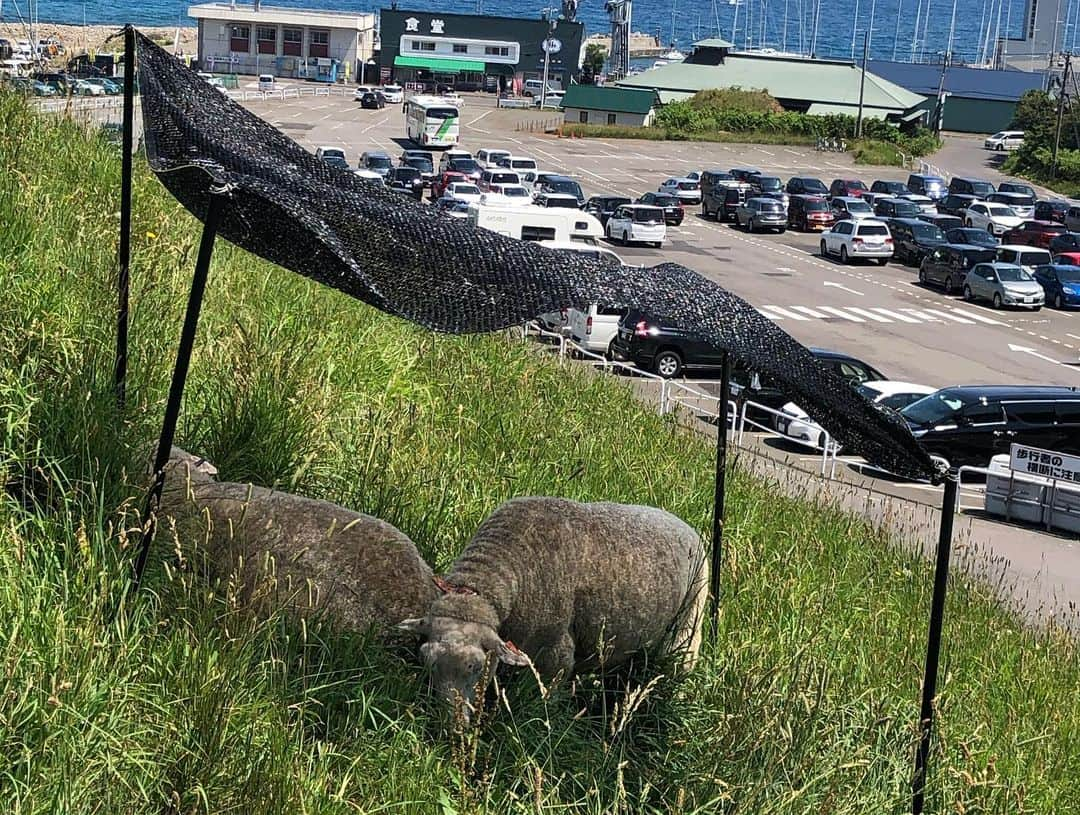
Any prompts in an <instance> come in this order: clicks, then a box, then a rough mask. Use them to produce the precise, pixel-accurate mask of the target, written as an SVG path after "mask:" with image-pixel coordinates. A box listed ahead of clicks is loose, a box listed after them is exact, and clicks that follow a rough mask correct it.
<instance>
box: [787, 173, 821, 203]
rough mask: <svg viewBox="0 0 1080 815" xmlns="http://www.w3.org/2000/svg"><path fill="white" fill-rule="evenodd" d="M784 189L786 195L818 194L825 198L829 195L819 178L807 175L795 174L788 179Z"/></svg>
mask: <svg viewBox="0 0 1080 815" xmlns="http://www.w3.org/2000/svg"><path fill="white" fill-rule="evenodd" d="M786 191H787V193H788V195H820V196H822V197H825V198H827V197H828V196H829V188H828V187H826V186H825V183H824V182H823V181H822V180H821V179H820V178H810V177H808V176H795V177H794V178H791V179H788V183H787V187H786Z"/></svg>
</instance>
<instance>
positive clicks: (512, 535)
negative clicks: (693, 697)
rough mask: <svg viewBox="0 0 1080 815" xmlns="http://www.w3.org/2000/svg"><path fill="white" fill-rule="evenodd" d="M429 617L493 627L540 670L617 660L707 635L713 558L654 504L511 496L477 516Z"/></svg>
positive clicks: (694, 644) (684, 648) (680, 646)
mask: <svg viewBox="0 0 1080 815" xmlns="http://www.w3.org/2000/svg"><path fill="white" fill-rule="evenodd" d="M447 581H448V582H449V583H450V584H451V585H453V586H458V587H462V588H464V589H466V590H471V591H472V592H475V595H473V594H469V593H458V592H454V593H449V594H444V595H442V596H440V597H439V598H438V599H436V600H435V602H434V603H433V604H432V607H431V609H430V611H429V616H432V617H436V616H439V617H449V618H456V619H460V620H463V621H464V622H475V623H484V624H487V625H490V626H491V627H492V628H494V629H495V630H496V631H498V633H499V635H500V636H501V637H502V638H503V639H507V640H511V641H512V642H513V643H514V644H515V645H517V646H518V648H520V649H521V650H522V651H524V652H525V653H526V654H528V655H529V656H530V657H531V658H532V660H533V663H534V665H535V666H536V668H537V670H538V671H539V672H540V673H541V674H542V675H544V676H547V677H555V676H557V675H559V674H560V673H561V674H562V675H563V676H566V675H569V674H572V673H575V672H578V671H589V670H595V669H597V668H599V667H604V668H605V669H606V668H617V667H619V666H620V665H624V664H625V663H626V662H627V661H628V660H629V659H630V658H631V657H632V656H634V655H635V654H639V653H642V652H646V653H651V654H653V655H658V654H660V653H677V652H683V653H684V654H685V658H684V663H685V664H687V665H690V664H692V662H693V660H694V659H695V658H696V656H697V652H698V648H699V647H700V643H701V639H700V632H701V619H702V617H703V614H704V607H705V601H706V597H707V594H708V584H709V580H708V565H707V560H706V556H705V549H704V547H703V545H702V541H701V537H700V536H699V535H698V533H697V532H696V531H695V530H694V529H692V528H691V527H690V526H689V525H688V524H686V523H685V522H683V521H682V520H680V519H679V518H677V517H675V516H674V515H672V514H670V513H668V512H665V511H663V510H660V509H656V508H655V507H647V506H635V505H629V504H613V503H593V504H583V503H579V502H576V501H570V500H566V499H562V498H546V497H530V498H515V499H512V500H510V501H507V502H505V503H503V504H502V505H500V506H499V507H498V508H496V510H495V511H494V512H493V513H492V514H491V516H490V517H489V518H488V519H487V520H485V521H484V523H483V524H481V526H480V528H479V529H478V530H477V531H476V534H475V535H474V536H473V538H472V540H471V541H470V542H469V544H468V546H467V547H466V548H465V551H464V552H462V554H461V556H460V557H459V558H458V559H457V561H456V562H455V563H454V566H453V568H452V570H451V572H450V574H449V575H448V576H447Z"/></svg>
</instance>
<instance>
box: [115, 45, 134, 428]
mask: <svg viewBox="0 0 1080 815" xmlns="http://www.w3.org/2000/svg"><path fill="white" fill-rule="evenodd" d="M134 122H135V29H134V28H133V27H132V26H130V25H127V26H124V131H123V142H122V150H123V154H122V155H121V157H120V248H119V252H118V258H117V265H118V266H119V275H118V279H117V294H118V298H119V303H118V307H117V311H116V366H115V368H114V370H113V385H114V388H115V390H116V403H117V405H119V407H120V408H121V409H123V407H124V403H125V401H126V399H127V356H128V290H129V289H130V286H131V275H130V272H131V269H130V266H131V159H132V156H131V150H132V143H133V142H134V138H133V136H134V134H133V130H134Z"/></svg>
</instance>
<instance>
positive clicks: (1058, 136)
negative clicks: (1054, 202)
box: [1050, 54, 1072, 181]
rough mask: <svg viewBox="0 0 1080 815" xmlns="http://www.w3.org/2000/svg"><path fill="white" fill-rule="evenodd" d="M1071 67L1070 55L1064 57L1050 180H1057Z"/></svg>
mask: <svg viewBox="0 0 1080 815" xmlns="http://www.w3.org/2000/svg"><path fill="white" fill-rule="evenodd" d="M1070 67H1072V54H1066V55H1065V71H1064V72H1063V73H1062V74H1061V89H1060V90H1059V91H1058V109H1057V126H1056V127H1055V128H1054V157H1053V159H1052V160H1051V161H1050V180H1051V181H1053V180H1054V179H1055V178H1057V162H1058V149H1059V148H1060V147H1061V120H1062V117H1064V115H1065V83H1066V82H1068V80H1069V68H1070Z"/></svg>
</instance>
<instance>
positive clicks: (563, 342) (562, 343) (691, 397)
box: [521, 322, 839, 478]
mask: <svg viewBox="0 0 1080 815" xmlns="http://www.w3.org/2000/svg"><path fill="white" fill-rule="evenodd" d="M530 335H535V336H539V337H545V338H547V339H550V340H553V341H554V344H556V345H557V346H558V354H559V358H560V359H566V358H568V352H573V353H574V354H577V355H578V356H580V357H584V358H585V359H588V360H591V362H592V365H593V366H594V367H598V368H602V369H603V370H605V371H612V370H619V371H621V372H623V373H625V374H627V375H629V376H636V377H640V378H642V379H651V380H653V381H655V382H657V383H658V384H659V386H660V415H661V416H663V415H666V414H668V413H671V412H673V411H674V410H675V409H676V407H677V406H679V405H682V406H683V407H684V408H686V409H688V410H692V411H694V412H699V413H708V415H709V416H715V415H716V413H717V411H719V409H720V397H719V396H713V395H712V394H709V393H705V392H704V391H702V390H699V389H697V388H695V387H692V386H691V385H687V384H686V383H684V382H676V381H674V380H672V379H665V378H664V377H662V376H657V375H656V374H653V373H649V372H648V371H643V370H641V369H640V368H638V367H637V366H635V365H629V364H627V363H625V362H620V361H618V360H614V359H609V358H608V357H606V356H604V355H602V354H597V353H595V352H593V351H589V350H588V349H586V348H583V347H582V346H581V345H579V344H578V343H576V342H574V341H573V340H572V339H571V338H570V337H567V336H566V335H565V334H562V333H560V332H557V331H548V330H547V329H545V328H542V327H541V326H540V325H539V324H537V323H535V322H532V323H526V324H525V325H523V326H522V329H521V338H522V341H524V340H526V339H527V338H528V337H529V336H530ZM698 384H701V385H706V384H714V385H719V384H720V383H718V382H707V381H703V382H699V383H698ZM695 400H696V401H697V403H698V404H694V402H695ZM701 402H705V403H710V404H711V403H715V408H714V409H713V410H712V411H711V412H706V411H703V410H701V405H700V403H701ZM748 409H749V410H759V411H762V412H764V413H769V414H772V415H774V416H782V417H784V418H788V419H790V418H791V417H790V416H787V414H784V413H781V412H780V411H778V410H773V409H772V408H770V407H766V406H765V405H760V404H758V403H757V402H753V401H750V400H743V401H737V400H735V399H730V400H729V401H728V411H727V412H728V416H727V419H728V421H727V426H728V429H729V432H730V433H732V435H733V436H734V441H735V443H736V444H738V445H739V446H740V447H741V446H742V443H743V435H744V434H745V432H746V429H747V427H748V426H749V427H751V428H752V429H755V430H760V431H763V432H764V433H765V434H766V435H769V436H775V437H777V438H780V439H784V440H786V441H792V439H791V438H790V437H789V436H786V435H784V434H783V433H779V432H778V431H777V430H776V429H775V428H772V427H768V426H766V425H764V424H761V423H759V422H755V421H754V420H753V419H751V418H749V417H748V416H747V411H748ZM805 421H807V422H808V423H809V421H810V420H805ZM821 438H822V443H821V444H820V445H817V444H814V445H810V444H805V443H803V444H804V445H805V446H807V447H812V448H813V449H815V450H820V451H821V474H822V475H823V476H827V477H829V478H835V476H836V456H837V450H838V449H839V445H837V444H836V443H835V442H833V440H832V437H831V436H830V435H829V433H828V432H827V431H826V430H825V429H824V428H822V430H821Z"/></svg>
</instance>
